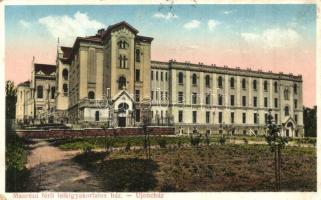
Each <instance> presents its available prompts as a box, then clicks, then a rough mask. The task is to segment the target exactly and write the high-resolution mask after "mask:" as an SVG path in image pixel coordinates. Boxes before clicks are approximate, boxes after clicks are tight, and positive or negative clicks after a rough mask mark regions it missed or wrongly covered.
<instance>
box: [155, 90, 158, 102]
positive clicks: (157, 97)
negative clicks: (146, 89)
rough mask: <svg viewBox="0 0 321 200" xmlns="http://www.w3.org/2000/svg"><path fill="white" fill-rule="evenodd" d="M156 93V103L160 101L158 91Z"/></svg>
mask: <svg viewBox="0 0 321 200" xmlns="http://www.w3.org/2000/svg"><path fill="white" fill-rule="evenodd" d="M155 93H156V101H157V100H158V91H157V90H156V91H155Z"/></svg>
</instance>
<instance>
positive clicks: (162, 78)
mask: <svg viewBox="0 0 321 200" xmlns="http://www.w3.org/2000/svg"><path fill="white" fill-rule="evenodd" d="M163 76H164V75H163V72H161V81H163V80H164V77H163Z"/></svg>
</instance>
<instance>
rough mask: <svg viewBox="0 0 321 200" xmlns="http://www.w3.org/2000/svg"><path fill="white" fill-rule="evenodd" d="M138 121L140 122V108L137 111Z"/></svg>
mask: <svg viewBox="0 0 321 200" xmlns="http://www.w3.org/2000/svg"><path fill="white" fill-rule="evenodd" d="M135 117H136V122H140V109H137V110H136V112H135Z"/></svg>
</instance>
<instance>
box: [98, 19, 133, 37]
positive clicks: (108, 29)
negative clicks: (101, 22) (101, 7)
mask: <svg viewBox="0 0 321 200" xmlns="http://www.w3.org/2000/svg"><path fill="white" fill-rule="evenodd" d="M121 26H126V27H127V28H128V29H129V30H130V31H132V32H133V33H134V34H135V35H136V34H137V33H138V30H137V29H135V28H134V27H132V26H131V25H130V24H128V23H127V22H126V21H122V22H119V23H116V24H113V25H110V26H108V27H107V29H106V31H105V32H104V33H103V34H102V38H103V39H104V38H105V37H106V36H107V35H108V34H110V32H111V31H112V30H113V29H115V28H118V27H121Z"/></svg>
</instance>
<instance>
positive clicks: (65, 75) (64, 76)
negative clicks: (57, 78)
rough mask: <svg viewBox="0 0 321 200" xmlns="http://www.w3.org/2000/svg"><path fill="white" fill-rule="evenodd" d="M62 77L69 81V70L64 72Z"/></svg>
mask: <svg viewBox="0 0 321 200" xmlns="http://www.w3.org/2000/svg"><path fill="white" fill-rule="evenodd" d="M62 77H63V78H64V79H65V80H68V69H64V70H62Z"/></svg>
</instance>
